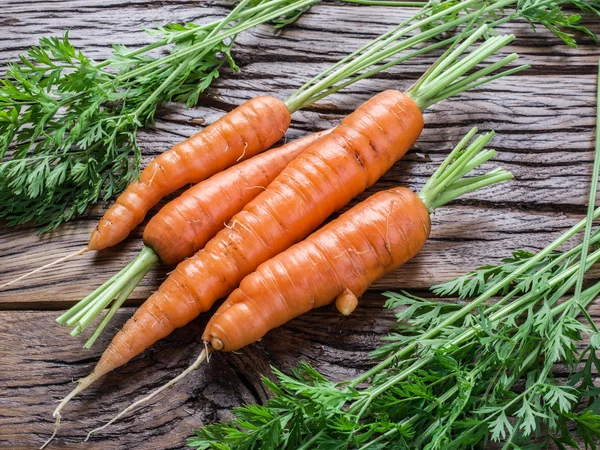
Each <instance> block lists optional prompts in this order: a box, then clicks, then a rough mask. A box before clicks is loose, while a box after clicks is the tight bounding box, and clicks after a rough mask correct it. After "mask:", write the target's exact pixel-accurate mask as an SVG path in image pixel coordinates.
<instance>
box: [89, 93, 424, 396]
mask: <svg viewBox="0 0 600 450" xmlns="http://www.w3.org/2000/svg"><path fill="white" fill-rule="evenodd" d="M422 129H423V116H422V115H421V111H420V110H419V107H418V106H417V105H416V104H415V102H414V101H413V100H411V99H410V98H409V97H408V96H406V95H405V94H403V93H401V92H398V91H385V92H382V93H380V94H377V95H376V96H375V97H373V98H372V99H370V100H368V101H367V102H366V103H365V104H363V105H362V106H361V107H359V108H358V109H357V110H356V111H355V112H353V113H352V114H350V115H349V116H348V117H346V118H345V119H344V120H343V121H342V122H341V124H340V125H339V126H338V127H336V128H335V129H334V130H333V131H332V132H331V134H329V135H327V136H325V137H323V138H322V139H320V140H319V141H318V142H317V143H316V144H313V145H312V146H311V147H310V148H308V149H307V150H306V151H305V152H304V153H302V154H301V155H300V156H299V157H298V158H296V159H295V160H294V161H292V162H291V163H290V165H288V166H287V167H286V168H285V169H284V170H283V171H282V172H281V174H280V175H279V176H278V177H277V178H276V179H275V181H273V182H272V183H271V184H270V185H269V187H268V188H267V190H265V191H264V192H262V193H261V194H259V195H258V196H257V197H256V198H255V199H254V200H252V201H251V202H250V203H248V204H247V205H246V206H245V207H244V209H243V210H242V211H241V212H240V213H238V214H236V215H235V216H233V218H232V219H231V221H230V222H229V224H228V225H227V227H226V228H224V229H223V230H221V231H220V232H219V233H217V234H216V235H215V237H214V238H213V239H211V240H210V241H209V242H208V243H207V245H206V246H205V247H204V248H203V249H202V250H200V251H199V252H198V253H197V254H196V255H195V256H194V257H192V258H189V259H187V260H185V261H183V262H182V263H180V264H179V265H178V266H177V268H176V269H175V270H174V271H173V272H172V273H171V275H170V276H169V278H168V279H167V280H166V281H165V282H164V283H163V284H162V285H161V286H160V288H159V289H158V291H157V292H155V293H154V294H153V295H152V296H150V298H149V299H148V300H147V301H146V302H145V303H144V304H143V305H142V306H141V307H140V308H139V309H138V310H137V311H136V313H135V314H134V315H133V317H132V318H131V319H129V320H128V321H127V323H126V324H125V325H124V326H123V328H122V330H121V331H119V332H118V333H117V335H116V336H115V337H114V339H113V341H112V342H111V343H110V345H109V346H108V348H107V350H106V351H105V352H104V354H103V355H102V358H101V359H100V361H99V362H98V365H97V366H96V368H95V369H94V372H93V373H92V374H91V375H90V376H89V377H86V378H85V379H84V380H85V381H84V380H82V385H87V384H89V383H90V382H92V381H94V380H96V379H97V378H99V377H101V376H102V375H104V374H105V373H108V372H109V371H111V370H113V369H115V368H116V367H119V366H121V365H122V364H125V363H126V362H127V361H129V360H130V359H131V358H133V357H134V356H136V355H138V354H139V353H141V352H142V351H143V350H145V349H146V348H147V347H149V346H150V345H152V344H153V343H154V342H156V341H157V340H159V339H162V338H163V337H165V336H167V335H168V334H170V333H171V332H172V331H173V330H174V329H175V328H179V327H182V326H184V325H185V324H187V323H189V322H190V321H191V320H193V319H194V318H195V317H197V316H198V314H200V313H201V312H203V311H207V310H208V309H209V308H210V307H211V306H212V305H213V303H214V302H215V301H216V300H217V299H219V298H221V297H224V296H226V295H228V294H229V293H230V292H231V291H232V290H233V289H235V288H236V287H237V286H238V285H239V283H240V281H241V280H242V278H244V276H246V275H248V274H249V273H251V272H252V271H254V270H255V269H256V267H258V265H259V264H260V263H262V262H264V261H266V260H268V259H269V258H271V257H273V256H275V255H277V254H278V253H280V252H281V251H283V250H285V249H286V248H288V247H289V246H290V245H292V244H294V243H295V242H297V241H299V240H300V239H302V238H304V237H305V236H307V235H308V234H309V233H310V232H311V231H313V230H314V229H315V228H316V227H318V226H319V225H320V224H321V223H322V222H323V221H324V220H325V219H326V218H327V217H328V216H329V215H330V214H331V213H333V212H334V211H336V210H337V209H339V208H341V207H342V206H344V205H345V204H346V203H348V202H349V201H350V200H351V199H352V198H354V197H355V196H356V195H358V194H359V193H361V192H362V191H364V190H365V189H366V188H367V187H369V186H371V185H372V184H373V183H375V181H377V179H378V178H379V177H380V176H381V175H382V174H383V173H385V172H386V171H387V170H388V169H389V168H390V167H391V166H392V164H394V163H395V162H396V161H397V160H398V159H400V158H401V157H402V156H403V155H404V153H406V151H407V150H408V149H409V148H410V146H411V145H412V144H413V143H414V142H415V141H416V139H417V138H418V137H419V134H420V133H421V130H422Z"/></svg>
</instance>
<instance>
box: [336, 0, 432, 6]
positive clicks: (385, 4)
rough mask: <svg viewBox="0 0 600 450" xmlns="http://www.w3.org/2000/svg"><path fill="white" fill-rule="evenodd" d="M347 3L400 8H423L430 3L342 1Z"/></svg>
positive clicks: (382, 0) (369, 0)
mask: <svg viewBox="0 0 600 450" xmlns="http://www.w3.org/2000/svg"><path fill="white" fill-rule="evenodd" d="M342 1H343V2H345V3H356V4H358V5H369V6H400V7H407V8H410V7H413V6H415V7H421V6H425V5H426V4H427V3H428V2H426V1H423V2H394V1H386V0H342Z"/></svg>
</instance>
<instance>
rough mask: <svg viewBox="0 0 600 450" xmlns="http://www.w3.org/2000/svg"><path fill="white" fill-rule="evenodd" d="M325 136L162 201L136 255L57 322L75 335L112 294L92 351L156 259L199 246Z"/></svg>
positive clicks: (173, 259) (175, 258) (171, 259)
mask: <svg viewBox="0 0 600 450" xmlns="http://www.w3.org/2000/svg"><path fill="white" fill-rule="evenodd" d="M328 132H329V130H326V131H322V132H320V133H314V134H310V135H308V136H305V137H303V138H300V139H297V140H295V141H292V142H290V143H288V144H285V145H283V146H281V147H279V148H276V149H273V150H270V151H267V152H264V153H262V154H259V155H256V156H255V157H253V158H251V159H249V160H246V161H244V162H241V163H239V164H236V165H235V166H233V167H230V168H229V169H227V170H224V171H223V172H220V173H217V174H216V175H213V176H212V177H211V178H209V179H208V180H205V181H203V182H201V183H198V184H197V185H196V186H194V187H192V188H190V189H188V190H187V191H186V192H184V193H183V194H182V195H181V196H180V197H178V198H176V199H174V200H172V201H171V202H169V203H167V204H166V205H165V206H164V207H163V208H162V209H161V210H160V211H159V212H158V213H157V214H156V215H155V216H154V217H153V218H152V219H151V220H150V221H149V222H148V224H147V225H146V227H145V229H144V244H145V245H144V247H143V249H142V250H141V252H140V254H139V255H138V256H137V257H136V258H134V259H133V260H132V261H131V262H130V263H129V264H128V265H127V266H126V267H125V268H124V269H123V270H121V271H120V272H119V273H118V274H116V275H115V276H114V277H112V278H111V279H110V280H109V281H108V282H106V283H104V284H103V285H101V286H100V287H99V288H97V289H96V290H95V291H94V292H93V293H92V294H90V295H88V296H87V297H85V298H84V299H83V300H82V301H80V302H79V303H77V304H76V305H75V306H73V307H72V308H71V309H69V310H68V311H66V312H65V313H64V314H62V315H61V316H60V317H59V318H58V319H57V322H58V323H60V324H63V325H69V326H76V328H75V329H74V330H73V332H72V333H71V334H72V335H73V336H76V335H78V334H79V333H81V332H82V331H83V330H84V329H86V328H87V327H88V326H89V325H90V324H91V323H92V321H93V320H94V318H95V317H96V316H97V314H98V313H99V312H100V311H101V310H102V309H104V308H105V307H106V306H107V305H108V304H109V303H110V302H111V301H112V300H113V298H114V297H115V296H116V297H117V300H116V301H114V302H113V303H112V305H111V308H110V310H109V311H108V312H107V314H106V316H105V317H104V318H103V320H102V321H101V323H100V325H99V326H98V327H97V328H96V330H95V331H94V333H93V335H92V336H91V337H90V338H89V339H88V340H87V342H86V343H85V346H84V347H86V348H89V347H91V346H92V345H93V343H94V342H95V340H96V339H97V338H98V336H99V335H100V333H101V332H102V330H103V329H104V328H105V327H106V325H107V324H108V322H109V321H110V319H111V318H112V316H114V314H115V312H116V311H117V309H118V308H119V307H120V306H121V305H122V304H123V302H124V301H125V300H126V299H127V297H128V296H129V294H130V293H131V292H132V291H133V289H134V288H135V287H136V286H137V284H138V283H139V282H140V281H141V279H142V278H143V277H144V276H145V275H146V274H147V273H148V271H149V270H150V269H151V268H152V266H154V265H155V264H156V263H157V262H158V260H159V259H160V260H161V261H162V262H163V263H166V264H177V263H179V262H181V261H183V260H184V259H185V258H187V257H189V256H192V255H193V254H194V253H196V252H197V251H198V250H200V249H201V248H203V247H204V245H205V244H206V243H207V242H208V241H209V240H210V239H211V238H212V237H213V236H214V235H215V234H217V232H218V231H219V230H221V229H222V228H223V227H224V224H226V223H227V221H229V219H231V218H232V217H233V215H234V214H236V213H238V212H239V211H241V210H242V208H243V207H244V206H245V205H246V204H247V203H248V202H249V201H250V200H252V199H253V198H254V197H256V196H257V195H258V194H259V193H260V192H262V190H264V189H265V188H266V187H267V186H268V185H269V183H271V181H273V179H275V177H277V175H279V173H280V172H281V171H282V170H283V169H284V168H285V167H286V166H287V165H288V164H289V163H290V162H291V161H292V160H293V159H294V158H296V157H297V156H298V155H299V154H301V153H302V152H303V151H304V150H306V149H307V148H308V147H309V146H310V145H311V144H312V143H314V142H315V141H317V140H318V139H319V138H320V137H321V136H324V135H325V134H327V133H328ZM224 197H225V198H226V200H227V201H223V199H224Z"/></svg>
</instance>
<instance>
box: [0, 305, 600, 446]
mask: <svg viewBox="0 0 600 450" xmlns="http://www.w3.org/2000/svg"><path fill="white" fill-rule="evenodd" d="M382 306H383V297H382V296H381V295H379V294H377V293H370V294H368V295H366V296H365V297H364V298H363V299H362V300H361V302H360V305H359V308H358V309H357V310H356V312H355V314H353V315H351V316H350V317H344V316H342V315H341V314H339V313H338V312H337V311H336V310H335V309H334V308H333V306H329V307H324V308H321V309H319V310H315V311H312V312H310V313H308V314H305V315H304V316H302V317H299V318H297V319H295V320H293V321H291V322H290V323H288V324H287V325H285V326H283V327H281V328H279V329H277V330H273V331H272V332H270V333H269V334H268V335H267V336H266V337H265V338H264V339H263V340H262V341H261V342H259V343H257V344H254V345H251V346H249V347H247V348H245V349H243V350H241V351H240V352H237V353H228V354H214V355H213V356H212V357H211V360H210V363H209V364H208V365H207V366H203V367H202V368H200V369H199V370H198V371H197V372H195V373H194V374H193V375H192V376H190V377H189V378H188V379H186V380H184V381H182V382H181V383H180V384H179V385H177V386H175V387H174V388H172V389H171V390H169V391H168V393H167V394H165V395H162V396H160V397H159V398H157V399H156V401H155V402H153V403H152V404H151V405H150V406H148V407H144V408H142V409H141V410H140V411H139V412H138V413H137V414H134V415H131V416H128V417H126V418H124V419H123V420H121V421H119V422H117V423H116V424H115V425H114V426H112V427H111V428H110V429H107V430H106V431H105V432H103V433H100V434H98V435H97V436H96V437H93V438H92V440H91V442H88V443H87V444H86V447H85V448H91V449H120V448H131V446H133V445H135V446H137V447H138V448H144V449H161V450H162V449H179V448H184V445H183V441H184V438H185V437H187V436H188V435H189V433H190V431H191V430H192V429H194V428H195V427H198V426H200V425H202V424H205V423H208V422H211V421H214V420H221V419H226V418H227V417H229V413H228V410H229V409H230V408H231V407H233V406H237V405H239V404H242V403H248V402H260V401H264V400H265V398H266V395H267V393H266V392H265V390H264V387H263V386H262V385H261V383H260V377H261V376H262V375H269V374H270V370H269V365H274V366H276V367H278V368H280V369H283V370H285V369H286V368H289V367H290V366H293V365H296V364H297V363H298V362H299V361H307V362H309V363H310V364H312V365H314V366H315V367H316V368H317V369H319V370H320V371H321V372H322V373H324V374H325V375H326V376H328V377H331V378H332V379H333V380H338V381H341V380H344V379H348V378H352V377H353V376H355V375H356V374H358V373H359V372H361V371H364V370H365V369H366V368H368V367H369V366H370V365H371V364H372V362H371V360H370V359H369V357H368V352H369V351H370V350H373V349H374V348H375V347H376V346H377V345H378V343H379V339H380V338H381V337H382V336H384V335H385V334H386V332H387V330H389V328H390V326H391V324H392V323H393V320H394V318H393V314H392V312H391V311H389V310H386V309H384V308H382ZM132 312H133V309H132V308H125V309H123V310H122V311H121V312H119V313H118V317H117V318H116V320H115V323H114V327H118V326H120V325H121V324H122V323H123V322H124V321H125V320H126V318H127V317H129V316H130V315H131V314H132ZM590 313H591V314H592V316H593V317H594V318H599V319H600V305H598V304H596V305H594V306H593V307H591V308H590ZM54 316H55V314H54V313H53V312H44V311H0V323H2V327H0V386H2V389H0V448H7V449H8V448H10V449H21V448H23V449H25V448H27V449H30V448H34V447H35V446H37V445H39V444H40V443H41V442H42V441H43V440H44V439H46V438H47V437H48V436H49V433H51V430H52V426H53V420H52V417H51V413H52V410H53V409H54V407H55V405H56V403H55V402H56V401H57V400H60V399H61V398H62V397H63V396H64V395H66V394H67V393H68V391H70V390H71V389H72V388H73V383H72V382H71V380H76V379H78V378H80V377H82V376H85V375H87V374H88V373H89V371H90V370H91V369H92V368H93V366H94V364H95V362H96V361H97V359H98V357H99V355H100V353H101V350H102V349H103V348H104V347H105V346H106V344H107V342H108V337H109V336H107V335H105V336H104V337H103V338H101V340H99V341H98V343H97V344H96V346H95V347H94V349H91V350H84V349H82V348H81V345H82V343H83V339H81V338H72V337H70V336H69V335H68V332H67V330H66V329H64V328H60V327H59V326H58V325H56V323H54ZM207 317H208V316H204V318H202V319H199V320H196V321H194V322H192V323H191V324H189V325H188V326H186V327H184V328H181V329H179V330H177V331H176V332H174V333H173V334H172V335H171V336H169V337H168V338H166V339H164V340H163V341H161V342H160V343H158V344H156V345H154V346H153V347H152V348H151V349H149V350H148V351H146V352H145V353H143V354H142V355H141V356H140V357H137V358H135V359H134V360H133V361H131V362H130V363H129V364H127V365H126V366H124V367H122V368H120V369H117V370H116V371H115V372H114V373H112V374H110V375H108V376H106V377H105V378H104V379H103V380H102V381H100V382H99V383H98V385H96V386H94V387H92V388H90V389H89V391H87V392H84V393H82V395H81V396H80V397H79V398H76V399H74V400H73V402H72V403H71V404H70V406H69V407H68V408H67V409H66V410H65V412H64V414H63V426H62V428H61V432H60V434H59V436H58V438H57V440H56V442H55V445H53V446H52V447H51V448H73V447H75V446H76V444H79V443H80V442H81V441H82V439H83V438H85V435H86V432H87V431H89V430H90V429H91V428H94V427H96V426H99V425H101V424H102V423H104V422H105V421H107V420H109V419H110V418H111V417H112V416H113V415H114V414H116V413H117V412H118V411H119V410H121V409H122V408H123V407H125V406H127V404H128V403H129V402H131V401H133V400H135V399H138V398H141V397H142V396H143V395H144V394H147V393H149V392H150V391H151V390H152V389H155V388H156V387H158V386H160V385H161V384H162V383H165V382H166V381H168V380H169V379H170V378H171V377H173V376H175V375H177V374H179V373H180V372H181V371H182V370H183V369H184V368H185V367H187V365H189V364H191V362H192V361H193V360H194V359H195V357H196V355H197V353H198V352H199V351H200V350H201V348H202V345H201V339H200V336H201V333H202V330H203V328H204V325H205V324H206V320H207ZM558 370H559V371H560V370H561V369H560V368H558Z"/></svg>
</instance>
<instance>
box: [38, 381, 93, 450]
mask: <svg viewBox="0 0 600 450" xmlns="http://www.w3.org/2000/svg"><path fill="white" fill-rule="evenodd" d="M98 378H99V377H98V376H96V375H95V373H94V372H92V373H91V374H90V375H88V376H87V377H85V378H82V379H81V380H79V381H78V382H77V386H75V389H73V390H72V391H71V392H69V395H67V396H66V397H65V398H63V399H62V400H61V402H60V403H59V405H58V406H57V407H56V409H55V410H54V412H53V413H52V417H54V418H55V419H56V421H55V422H54V432H53V433H52V436H50V438H49V439H48V440H47V441H46V442H44V444H43V445H42V446H41V447H40V450H42V449H44V448H46V446H47V445H48V444H49V443H50V442H52V440H53V439H54V437H55V436H56V433H58V429H59V427H60V418H61V416H60V412H61V411H62V410H63V408H64V407H65V406H66V405H67V403H69V401H70V400H71V399H72V398H73V397H75V396H76V395H77V394H79V393H80V392H81V391H83V390H85V389H87V388H88V387H89V385H90V384H92V383H93V382H94V381H96V380H97V379H98Z"/></svg>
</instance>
